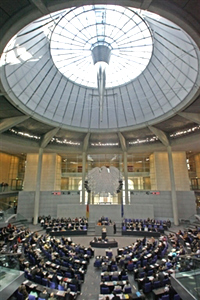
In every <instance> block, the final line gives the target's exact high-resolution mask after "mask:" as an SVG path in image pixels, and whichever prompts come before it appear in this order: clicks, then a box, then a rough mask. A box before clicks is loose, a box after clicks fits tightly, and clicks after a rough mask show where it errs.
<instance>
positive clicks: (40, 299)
mask: <svg viewBox="0 0 200 300" xmlns="http://www.w3.org/2000/svg"><path fill="white" fill-rule="evenodd" d="M38 300H46V299H44V298H40V297H39V298H38Z"/></svg>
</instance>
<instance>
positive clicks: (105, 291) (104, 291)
mask: <svg viewBox="0 0 200 300" xmlns="http://www.w3.org/2000/svg"><path fill="white" fill-rule="evenodd" d="M100 294H103V295H105V294H110V289H109V287H108V286H102V287H100Z"/></svg>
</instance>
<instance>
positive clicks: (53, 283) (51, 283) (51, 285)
mask: <svg viewBox="0 0 200 300" xmlns="http://www.w3.org/2000/svg"><path fill="white" fill-rule="evenodd" d="M49 287H50V288H51V289H56V283H55V282H53V281H50V283H49Z"/></svg>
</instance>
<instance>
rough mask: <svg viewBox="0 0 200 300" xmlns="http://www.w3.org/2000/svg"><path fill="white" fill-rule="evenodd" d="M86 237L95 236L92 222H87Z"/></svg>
mask: <svg viewBox="0 0 200 300" xmlns="http://www.w3.org/2000/svg"><path fill="white" fill-rule="evenodd" d="M87 235H91V236H95V222H94V221H89V222H88V230H87Z"/></svg>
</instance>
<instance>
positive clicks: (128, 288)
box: [124, 286, 132, 294]
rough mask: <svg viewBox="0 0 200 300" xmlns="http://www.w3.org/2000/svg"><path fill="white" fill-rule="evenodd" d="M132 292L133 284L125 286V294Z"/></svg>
mask: <svg viewBox="0 0 200 300" xmlns="http://www.w3.org/2000/svg"><path fill="white" fill-rule="evenodd" d="M131 293H132V289H131V286H130V287H125V288H124V294H131Z"/></svg>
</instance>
